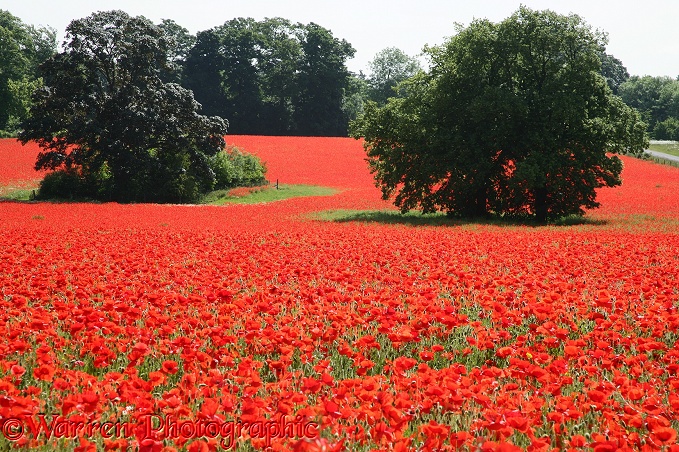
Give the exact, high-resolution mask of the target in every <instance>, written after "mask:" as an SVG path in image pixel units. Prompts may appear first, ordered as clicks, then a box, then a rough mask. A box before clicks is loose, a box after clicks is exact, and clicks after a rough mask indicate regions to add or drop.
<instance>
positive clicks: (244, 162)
mask: <svg viewBox="0 0 679 452" xmlns="http://www.w3.org/2000/svg"><path fill="white" fill-rule="evenodd" d="M210 166H211V167H212V171H214V172H215V180H216V183H215V190H223V189H225V188H231V187H252V186H255V185H264V184H265V183H266V177H265V175H266V166H265V165H264V164H263V163H262V162H261V161H260V160H259V159H258V158H257V157H256V156H254V155H251V154H247V153H245V152H243V151H241V150H240V149H238V148H236V147H231V148H228V149H227V150H225V151H223V152H219V153H217V154H216V155H214V156H213V157H211V158H210Z"/></svg>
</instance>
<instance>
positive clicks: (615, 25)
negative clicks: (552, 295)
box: [0, 0, 679, 78]
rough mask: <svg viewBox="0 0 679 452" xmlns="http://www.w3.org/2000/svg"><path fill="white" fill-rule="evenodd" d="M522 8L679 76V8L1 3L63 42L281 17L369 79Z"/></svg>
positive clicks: (627, 1)
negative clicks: (384, 58)
mask: <svg viewBox="0 0 679 452" xmlns="http://www.w3.org/2000/svg"><path fill="white" fill-rule="evenodd" d="M521 4H523V5H525V6H528V7H529V8H532V9H536V10H543V9H550V10H553V11H555V12H557V13H560V14H569V13H574V14H577V15H579V16H581V17H582V18H583V19H584V20H585V21H586V22H587V23H588V24H589V25H590V26H592V28H594V29H599V30H601V31H604V32H606V33H607V34H608V40H609V43H608V47H607V52H608V53H609V54H612V55H614V56H615V57H616V58H618V59H620V60H621V61H622V63H623V65H624V66H625V67H626V68H627V70H628V71H629V73H630V74H631V75H639V76H643V75H652V76H670V77H672V78H676V77H677V76H679V26H677V20H678V19H679V0H644V1H639V0H613V1H611V0H561V1H558V0H516V1H514V0H472V1H470V0H409V1H403V0H342V1H331V0H289V1H284V0H239V1H235V0H60V1H57V0H23V1H17V0H0V9H4V10H7V11H9V12H10V13H12V14H13V15H15V16H17V17H19V18H20V19H21V20H22V21H23V22H24V23H26V24H31V25H35V26H50V27H52V28H54V29H56V30H57V38H58V41H59V43H61V42H63V40H64V37H65V29H66V26H67V25H68V24H69V23H70V22H71V20H74V19H80V18H84V17H87V16H89V15H90V14H92V13H94V12H97V11H106V10H112V9H121V10H123V11H125V12H127V13H128V14H130V15H132V16H139V15H142V16H145V17H146V18H148V19H150V20H152V21H153V22H155V23H159V22H160V21H161V20H162V19H172V20H174V21H175V22H177V23H178V24H179V25H181V26H183V27H185V28H187V29H188V30H189V32H191V33H192V34H195V33H197V32H198V31H202V30H207V29H210V28H212V27H216V26H219V25H222V24H224V23H225V22H227V21H229V20H231V19H234V18H237V17H252V18H254V19H256V20H262V19H264V18H266V17H282V18H284V19H288V20H290V21H291V22H301V23H304V24H308V23H310V22H314V23H316V24H318V25H320V26H322V27H324V28H327V29H329V30H331V31H332V34H333V36H334V37H336V38H340V39H346V40H347V41H348V42H349V43H351V45H352V46H353V47H354V49H356V54H355V56H354V58H353V59H351V60H349V61H347V66H348V68H349V70H351V71H352V72H355V73H358V72H359V71H363V72H364V73H365V74H366V75H368V74H369V73H370V71H369V62H370V61H371V60H372V59H373V58H374V57H375V55H376V54H377V53H378V52H379V51H380V50H382V49H384V48H387V47H397V48H399V49H401V50H402V51H404V52H405V53H407V54H408V55H411V56H418V55H419V54H421V52H422V48H423V47H424V46H425V45H430V46H433V45H440V44H443V43H444V41H445V39H446V38H447V37H450V36H452V35H453V34H454V33H455V24H456V23H461V24H463V25H468V24H469V23H470V22H471V21H472V20H474V19H489V20H491V21H493V22H499V21H501V20H503V19H505V18H507V17H509V16H510V15H511V14H512V13H514V12H515V11H516V10H517V9H518V8H519V6H520V5H521Z"/></svg>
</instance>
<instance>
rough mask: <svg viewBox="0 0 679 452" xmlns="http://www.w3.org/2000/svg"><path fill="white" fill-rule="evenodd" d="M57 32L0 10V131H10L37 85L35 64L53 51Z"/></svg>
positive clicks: (24, 109)
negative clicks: (36, 25) (34, 25)
mask: <svg viewBox="0 0 679 452" xmlns="http://www.w3.org/2000/svg"><path fill="white" fill-rule="evenodd" d="M56 47H57V44H56V32H55V31H54V30H53V29H50V28H45V27H41V28H35V27H33V26H32V25H26V24H24V23H23V22H22V21H21V19H19V18H18V17H16V16H14V15H12V14H11V13H9V12H8V11H4V10H0V131H3V130H4V131H7V132H9V133H13V132H15V131H16V129H17V127H18V124H19V122H20V121H21V120H23V119H24V118H25V117H26V116H27V115H28V110H29V108H30V105H31V102H30V98H31V93H32V92H33V90H34V89H35V88H36V87H37V86H39V85H40V80H39V78H38V66H39V65H40V63H42V62H43V61H45V60H46V59H47V58H49V57H50V56H51V55H52V54H54V53H55V52H56Z"/></svg>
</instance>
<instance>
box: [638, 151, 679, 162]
mask: <svg viewBox="0 0 679 452" xmlns="http://www.w3.org/2000/svg"><path fill="white" fill-rule="evenodd" d="M645 152H647V153H649V154H651V155H652V156H653V157H659V158H661V159H665V160H671V161H673V162H678V163H679V157H677V156H676V155H670V154H664V153H662V152H656V151H649V150H648V149H647V150H646V151H645Z"/></svg>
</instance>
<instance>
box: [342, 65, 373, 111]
mask: <svg viewBox="0 0 679 452" xmlns="http://www.w3.org/2000/svg"><path fill="white" fill-rule="evenodd" d="M368 91H369V86H368V81H367V80H366V78H365V75H363V73H362V72H361V73H359V74H358V75H356V74H353V75H351V76H350V77H349V83H348V85H347V89H346V91H345V92H344V98H343V99H342V111H343V112H344V116H345V117H346V118H347V120H348V121H349V122H351V121H355V120H356V119H357V118H358V117H360V116H361V115H362V114H363V109H364V108H365V103H366V101H367V100H368Z"/></svg>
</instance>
